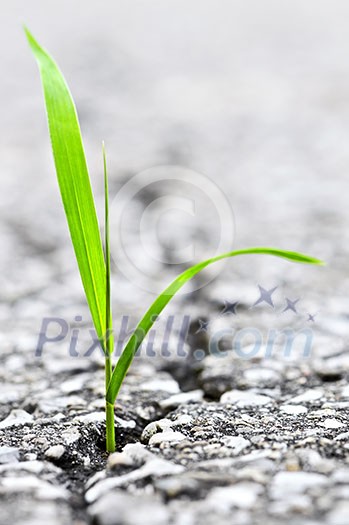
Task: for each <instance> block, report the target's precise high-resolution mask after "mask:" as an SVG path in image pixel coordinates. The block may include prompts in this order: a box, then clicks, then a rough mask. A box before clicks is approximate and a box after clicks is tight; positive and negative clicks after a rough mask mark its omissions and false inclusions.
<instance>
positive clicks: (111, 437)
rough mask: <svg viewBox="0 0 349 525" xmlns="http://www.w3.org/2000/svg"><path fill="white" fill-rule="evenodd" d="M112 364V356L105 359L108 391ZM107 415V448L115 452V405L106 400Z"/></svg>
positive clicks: (108, 450) (106, 387)
mask: <svg viewBox="0 0 349 525" xmlns="http://www.w3.org/2000/svg"><path fill="white" fill-rule="evenodd" d="M111 373H112V366H111V360H110V357H107V358H106V360H105V389H106V391H107V389H108V385H109V381H110V378H111ZM105 416H106V449H107V452H115V422H114V405H112V404H111V403H108V401H106V402H105Z"/></svg>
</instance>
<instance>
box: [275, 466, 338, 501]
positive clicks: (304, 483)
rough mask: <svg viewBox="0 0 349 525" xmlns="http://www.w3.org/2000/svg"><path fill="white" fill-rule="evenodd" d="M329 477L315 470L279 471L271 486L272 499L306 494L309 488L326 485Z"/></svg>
mask: <svg viewBox="0 0 349 525" xmlns="http://www.w3.org/2000/svg"><path fill="white" fill-rule="evenodd" d="M327 484H328V479H327V477H326V476H324V475H323V474H317V473H313V472H303V471H298V472H292V471H290V472H288V471H284V472H278V473H277V474H276V475H275V476H274V478H273V480H272V483H271V486H270V496H271V498H272V499H276V500H277V499H281V500H282V499H288V498H290V497H293V496H294V495H295V494H304V492H306V491H307V490H308V489H311V488H318V487H325V486H326V485H327Z"/></svg>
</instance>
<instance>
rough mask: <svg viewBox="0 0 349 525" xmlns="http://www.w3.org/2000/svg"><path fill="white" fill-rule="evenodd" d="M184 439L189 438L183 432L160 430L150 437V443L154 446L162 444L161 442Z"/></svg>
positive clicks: (174, 441)
mask: <svg viewBox="0 0 349 525" xmlns="http://www.w3.org/2000/svg"><path fill="white" fill-rule="evenodd" d="M184 439H187V438H186V437H185V435H184V434H182V433H181V432H173V431H172V432H169V431H167V432H159V433H158V434H154V435H153V436H152V437H151V438H150V439H149V445H151V446H154V445H160V444H161V443H178V442H179V441H183V440H184Z"/></svg>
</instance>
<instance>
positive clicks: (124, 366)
mask: <svg viewBox="0 0 349 525" xmlns="http://www.w3.org/2000/svg"><path fill="white" fill-rule="evenodd" d="M256 253H263V254H266V255H275V256H277V257H282V258H284V259H288V260H289V261H294V262H299V263H305V264H317V265H323V264H324V263H323V262H322V261H320V260H319V259H315V258H314V257H310V256H308V255H303V254H301V253H297V252H290V251H287V250H278V249H276V248H263V247H258V248H246V249H242V250H236V251H233V252H228V253H223V254H221V255H218V256H217V257H213V258H211V259H207V260H205V261H202V262H200V263H198V264H195V265H194V266H191V267H190V268H188V269H187V270H185V271H184V272H183V273H181V274H180V275H179V276H178V277H177V278H176V279H175V280H174V281H173V282H172V283H171V284H170V285H169V286H168V287H167V288H166V289H165V290H164V291H163V292H162V293H161V294H160V295H159V297H158V298H157V299H156V300H155V301H154V302H153V304H152V305H151V306H150V308H149V309H148V310H147V312H146V313H145V314H144V316H143V318H142V319H141V321H140V322H139V323H138V325H137V327H136V328H135V331H134V332H133V334H132V335H131V337H130V339H129V340H128V342H127V344H126V346H125V348H124V350H123V352H122V354H121V356H120V358H119V360H118V362H117V364H116V366H115V368H114V371H113V374H112V377H111V380H110V383H109V387H108V391H107V401H108V402H109V403H114V402H115V399H116V396H117V395H118V392H119V390H120V387H121V384H122V382H123V380H124V377H125V375H126V373H127V370H128V368H129V366H130V365H131V363H132V359H133V357H134V355H135V353H136V352H137V350H138V348H139V347H140V345H141V344H142V342H143V339H144V338H145V336H146V335H147V333H148V331H149V330H150V328H151V327H152V325H153V324H154V322H155V320H156V317H157V316H158V315H159V314H160V313H161V312H162V310H163V309H164V308H165V306H166V305H167V304H168V303H169V302H170V301H171V299H172V298H173V296H174V295H175V294H176V293H177V292H178V290H180V288H182V286H184V284H185V283H186V282H188V281H189V280H190V279H192V278H193V277H194V276H195V275H196V274H197V273H199V272H201V270H203V269H204V268H206V266H209V265H210V264H212V263H214V262H217V261H221V260H222V259H227V258H228V257H235V256H237V255H243V254H256Z"/></svg>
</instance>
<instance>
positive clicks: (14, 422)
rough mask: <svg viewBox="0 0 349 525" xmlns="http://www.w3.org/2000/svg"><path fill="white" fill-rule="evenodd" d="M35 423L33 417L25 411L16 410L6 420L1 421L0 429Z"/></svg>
mask: <svg viewBox="0 0 349 525" xmlns="http://www.w3.org/2000/svg"><path fill="white" fill-rule="evenodd" d="M32 422H33V416H32V415H31V414H28V412H26V411H25V410H20V409H14V410H11V412H10V414H9V415H8V416H7V418H6V419H3V420H2V421H0V429H1V428H8V427H13V426H19V425H26V424H28V423H32Z"/></svg>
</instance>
